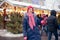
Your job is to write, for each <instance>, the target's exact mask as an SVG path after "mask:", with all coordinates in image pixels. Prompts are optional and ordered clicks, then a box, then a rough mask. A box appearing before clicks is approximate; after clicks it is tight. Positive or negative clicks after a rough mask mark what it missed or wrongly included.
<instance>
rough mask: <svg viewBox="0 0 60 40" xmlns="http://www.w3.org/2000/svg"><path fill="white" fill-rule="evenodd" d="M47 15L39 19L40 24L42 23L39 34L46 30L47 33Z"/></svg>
mask: <svg viewBox="0 0 60 40" xmlns="http://www.w3.org/2000/svg"><path fill="white" fill-rule="evenodd" d="M47 18H48V17H47V16H46V15H44V17H43V20H41V25H42V30H41V35H42V34H43V32H46V35H47V26H46V25H47Z"/></svg>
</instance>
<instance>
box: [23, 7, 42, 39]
mask: <svg viewBox="0 0 60 40" xmlns="http://www.w3.org/2000/svg"><path fill="white" fill-rule="evenodd" d="M38 25H39V21H38V18H37V16H36V15H35V13H34V9H33V7H32V6H28V8H27V13H26V14H25V16H24V19H23V34H24V40H41V37H40V29H39V26H38Z"/></svg>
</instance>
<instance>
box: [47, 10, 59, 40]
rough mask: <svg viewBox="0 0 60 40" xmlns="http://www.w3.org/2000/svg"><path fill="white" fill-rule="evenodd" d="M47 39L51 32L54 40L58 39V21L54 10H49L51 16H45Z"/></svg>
mask: <svg viewBox="0 0 60 40" xmlns="http://www.w3.org/2000/svg"><path fill="white" fill-rule="evenodd" d="M47 29H48V40H51V37H52V34H54V35H55V40H58V32H57V29H58V23H57V19H56V11H55V10H51V16H49V17H48V18H47Z"/></svg>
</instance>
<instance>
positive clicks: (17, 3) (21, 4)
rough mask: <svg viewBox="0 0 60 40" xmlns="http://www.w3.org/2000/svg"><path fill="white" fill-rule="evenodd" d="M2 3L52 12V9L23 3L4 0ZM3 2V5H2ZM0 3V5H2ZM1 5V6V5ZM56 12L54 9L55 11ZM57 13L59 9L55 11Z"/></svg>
mask: <svg viewBox="0 0 60 40" xmlns="http://www.w3.org/2000/svg"><path fill="white" fill-rule="evenodd" d="M4 2H7V3H9V4H10V5H13V6H22V7H23V6H25V7H26V6H30V5H31V6H33V7H35V8H39V9H48V10H52V8H49V7H46V6H40V5H35V4H30V3H25V2H18V1H14V0H5V1H4ZM4 2H3V3H4ZM3 3H2V4H3ZM2 4H1V5H2ZM1 5H0V6H1ZM55 10H56V9H55ZM57 11H60V9H57Z"/></svg>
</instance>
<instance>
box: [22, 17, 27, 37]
mask: <svg viewBox="0 0 60 40" xmlns="http://www.w3.org/2000/svg"><path fill="white" fill-rule="evenodd" d="M23 35H24V37H27V19H26V17H24V19H23Z"/></svg>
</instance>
